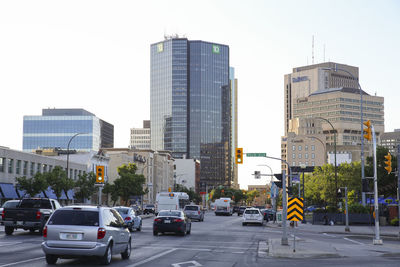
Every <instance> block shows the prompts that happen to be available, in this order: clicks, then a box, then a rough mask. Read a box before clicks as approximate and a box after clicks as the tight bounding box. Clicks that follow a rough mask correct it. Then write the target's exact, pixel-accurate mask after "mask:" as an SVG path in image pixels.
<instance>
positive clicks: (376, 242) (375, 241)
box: [371, 124, 383, 245]
mask: <svg viewBox="0 0 400 267" xmlns="http://www.w3.org/2000/svg"><path fill="white" fill-rule="evenodd" d="M371 129H372V141H373V151H374V207H375V238H374V239H373V241H372V243H373V244H374V245H382V244H383V241H382V239H381V238H380V233H379V206H378V173H377V166H376V136H375V129H374V125H372V124H371Z"/></svg>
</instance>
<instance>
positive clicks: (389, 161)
mask: <svg viewBox="0 0 400 267" xmlns="http://www.w3.org/2000/svg"><path fill="white" fill-rule="evenodd" d="M385 159H386V161H385V164H386V167H385V170H387V172H388V174H390V173H391V172H392V155H390V153H389V152H388V154H387V155H386V156H385Z"/></svg>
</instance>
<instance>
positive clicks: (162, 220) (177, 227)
mask: <svg viewBox="0 0 400 267" xmlns="http://www.w3.org/2000/svg"><path fill="white" fill-rule="evenodd" d="M191 229H192V223H191V221H190V219H189V218H188V217H187V216H186V215H185V213H184V212H183V211H180V210H161V211H160V212H159V213H158V215H157V217H156V218H155V219H154V223H153V235H155V236H156V235H158V233H162V234H163V233H166V232H174V233H177V234H180V235H182V236H185V235H186V234H188V235H189V234H190V231H191Z"/></svg>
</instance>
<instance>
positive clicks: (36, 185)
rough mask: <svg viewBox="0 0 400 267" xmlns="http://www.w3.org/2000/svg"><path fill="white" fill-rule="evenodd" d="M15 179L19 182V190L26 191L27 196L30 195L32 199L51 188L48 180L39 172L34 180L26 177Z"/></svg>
mask: <svg viewBox="0 0 400 267" xmlns="http://www.w3.org/2000/svg"><path fill="white" fill-rule="evenodd" d="M15 179H16V180H17V183H18V187H19V189H21V190H25V191H26V194H29V195H30V196H31V197H34V196H35V195H37V194H39V193H40V192H42V191H45V190H46V189H47V187H48V186H49V185H48V184H47V181H46V179H45V178H44V176H43V175H42V174H41V173H40V172H37V173H36V174H35V176H34V177H32V178H26V177H25V176H22V177H17V178H15Z"/></svg>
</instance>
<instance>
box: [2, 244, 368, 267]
mask: <svg viewBox="0 0 400 267" xmlns="http://www.w3.org/2000/svg"><path fill="white" fill-rule="evenodd" d="M344 240H347V241H350V242H353V243H356V244H358V245H364V243H361V242H358V241H355V240H352V239H350V238H347V237H345V238H344ZM0 267H1V266H0Z"/></svg>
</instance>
